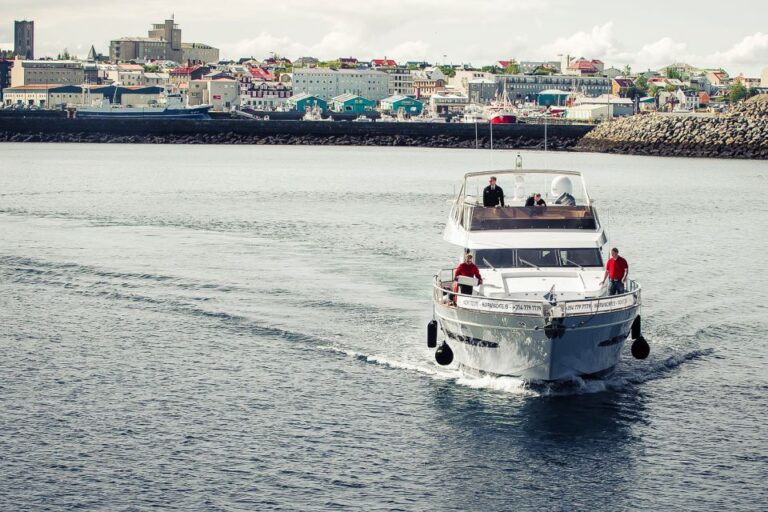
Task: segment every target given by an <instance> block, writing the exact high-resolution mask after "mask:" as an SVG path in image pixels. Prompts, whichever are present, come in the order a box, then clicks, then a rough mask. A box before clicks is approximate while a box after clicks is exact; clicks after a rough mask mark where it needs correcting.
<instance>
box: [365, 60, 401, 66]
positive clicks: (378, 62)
mask: <svg viewBox="0 0 768 512" xmlns="http://www.w3.org/2000/svg"><path fill="white" fill-rule="evenodd" d="M371 67H373V68H396V67H397V62H395V61H394V60H393V59H373V60H372V61H371Z"/></svg>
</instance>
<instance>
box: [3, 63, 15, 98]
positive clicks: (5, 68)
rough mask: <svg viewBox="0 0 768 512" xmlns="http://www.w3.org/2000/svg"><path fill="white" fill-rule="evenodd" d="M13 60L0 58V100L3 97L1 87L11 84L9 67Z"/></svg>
mask: <svg viewBox="0 0 768 512" xmlns="http://www.w3.org/2000/svg"><path fill="white" fill-rule="evenodd" d="M12 67H13V61H12V60H8V59H0V102H2V99H3V89H5V88H6V87H10V86H11V68H12Z"/></svg>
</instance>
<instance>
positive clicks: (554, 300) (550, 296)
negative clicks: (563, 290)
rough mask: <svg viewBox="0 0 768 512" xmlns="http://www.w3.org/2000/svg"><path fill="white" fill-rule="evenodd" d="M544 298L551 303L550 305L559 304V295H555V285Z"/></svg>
mask: <svg viewBox="0 0 768 512" xmlns="http://www.w3.org/2000/svg"><path fill="white" fill-rule="evenodd" d="M544 298H545V299H546V300H548V301H549V303H550V304H553V305H554V304H557V294H556V293H555V285H554V284H553V285H552V288H550V289H549V292H548V293H545V294H544Z"/></svg>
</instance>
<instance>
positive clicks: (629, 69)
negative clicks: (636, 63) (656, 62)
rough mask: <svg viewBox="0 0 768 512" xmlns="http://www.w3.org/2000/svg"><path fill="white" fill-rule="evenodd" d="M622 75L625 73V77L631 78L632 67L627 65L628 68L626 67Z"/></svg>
mask: <svg viewBox="0 0 768 512" xmlns="http://www.w3.org/2000/svg"><path fill="white" fill-rule="evenodd" d="M622 73H624V76H625V77H628V76H630V75H631V74H632V67H631V66H630V65H629V64H627V65H626V66H624V69H623V70H622Z"/></svg>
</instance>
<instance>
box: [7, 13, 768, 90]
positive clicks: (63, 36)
mask: <svg viewBox="0 0 768 512" xmlns="http://www.w3.org/2000/svg"><path fill="white" fill-rule="evenodd" d="M5 3H6V4H7V5H6V6H5V7H4V12H5V14H6V18H5V19H6V20H7V21H6V22H4V23H3V24H2V26H0V49H4V50H11V49H13V20H24V19H28V20H34V21H35V53H36V55H37V56H50V57H56V55H57V54H58V53H60V52H62V51H63V50H64V49H65V48H66V49H68V50H69V52H70V53H71V54H74V55H78V56H81V57H84V56H85V55H86V54H87V52H88V50H89V49H90V47H91V45H92V44H93V45H95V47H96V49H97V51H99V52H100V53H103V54H107V53H108V51H109V41H110V40H113V39H117V38H119V37H124V36H133V35H142V34H144V33H145V32H146V30H147V26H148V25H149V24H151V23H157V22H159V21H161V20H163V19H166V18H168V17H169V16H170V15H171V14H172V13H171V12H167V10H166V9H164V8H163V9H158V8H157V6H156V4H153V3H150V2H149V1H148V0H136V2H134V4H135V7H136V9H132V10H131V13H126V14H121V16H120V18H119V21H118V22H115V20H114V19H113V18H114V16H113V11H112V10H111V9H109V8H108V7H107V6H103V7H102V6H94V5H93V4H91V3H88V4H86V3H85V2H83V1H81V0H70V1H68V2H63V3H61V2H59V3H54V2H49V1H42V0H39V1H36V2H30V1H29V0H26V1H20V0H8V1H7V2H5ZM218 5H219V9H217V11H216V12H209V11H210V9H209V8H208V5H207V4H203V3H202V2H198V1H194V0H192V1H190V2H187V3H186V4H185V6H184V7H183V8H182V9H176V10H175V12H174V13H173V14H174V15H175V19H176V21H177V22H178V23H179V24H180V25H181V27H182V28H183V30H184V32H185V34H186V35H185V37H188V38H189V39H190V40H196V41H202V42H205V43H208V44H211V45H213V46H215V47H217V48H220V49H221V57H222V58H223V59H237V58H239V57H248V56H253V57H255V58H259V59H263V58H265V57H267V56H269V54H270V53H271V52H277V53H280V54H282V55H286V56H287V57H289V58H292V59H295V58H297V57H300V56H305V55H311V56H314V57H318V58H321V59H334V58H337V57H340V56H349V55H351V56H355V57H358V58H364V59H367V58H381V57H384V56H387V57H389V58H393V59H396V60H398V61H404V60H427V61H431V62H440V63H453V64H460V63H471V64H473V65H476V66H480V65H485V64H491V63H493V62H495V61H496V60H499V59H507V58H516V59H518V60H556V59H557V55H558V54H561V53H568V54H570V55H572V56H573V57H579V56H584V57H586V58H589V59H592V58H596V59H601V60H603V61H604V62H605V63H606V64H607V65H613V66H617V67H622V66H624V65H630V66H631V67H632V68H633V69H634V70H635V71H639V70H645V69H649V68H650V69H657V68H658V67H661V66H664V65H666V64H671V63H673V62H686V63H689V64H691V65H693V66H697V67H701V68H712V67H723V68H725V69H726V70H727V71H728V72H729V73H731V74H732V75H738V74H740V73H744V74H745V75H749V76H759V75H760V73H761V70H762V69H764V68H766V67H768V33H765V32H764V31H763V27H761V24H762V20H765V19H766V17H768V6H766V5H750V2H746V1H741V0H735V1H733V2H730V4H729V7H730V8H729V9H728V10H727V11H726V10H724V9H722V8H720V9H719V10H718V11H714V9H715V6H716V5H717V4H715V3H714V2H699V3H697V5H696V10H695V12H694V11H693V10H692V8H691V7H690V6H681V5H671V4H667V3H665V2H660V1H652V2H646V3H645V4H644V5H643V7H642V9H640V8H638V9H634V10H632V11H631V12H629V11H625V12H620V11H618V10H617V9H615V8H608V9H607V8H606V7H605V5H603V4H602V3H600V2H597V1H594V0H585V1H584V2H581V3H580V8H579V9H574V7H573V6H572V5H571V2H568V1H566V0H543V1H540V2H537V3H536V4H531V3H528V2H516V1H511V2H510V1H507V2H501V1H498V0H480V1H478V2H473V3H472V4H471V6H470V7H469V8H468V7H467V5H468V4H466V2H458V1H456V0H444V1H437V0H423V1H420V2H410V1H409V2H396V3H393V2H385V1H381V0H373V1H371V2H369V3H367V4H366V9H365V11H364V12H360V9H359V4H356V3H354V2H351V1H349V0H341V1H338V2H335V3H334V4H333V5H330V6H323V7H319V6H318V5H317V4H316V3H314V2H311V1H309V0H287V1H286V2H283V3H281V4H279V5H260V6H255V5H254V4H253V3H252V2H244V1H241V0H222V1H221V2H219V4H218ZM79 6H82V9H80V8H79ZM470 9H471V11H470ZM73 10H75V11H76V12H78V16H77V17H73V16H72V15H71V12H72V11H73ZM65 12H66V13H69V14H65ZM715 12H716V13H715Z"/></svg>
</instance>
